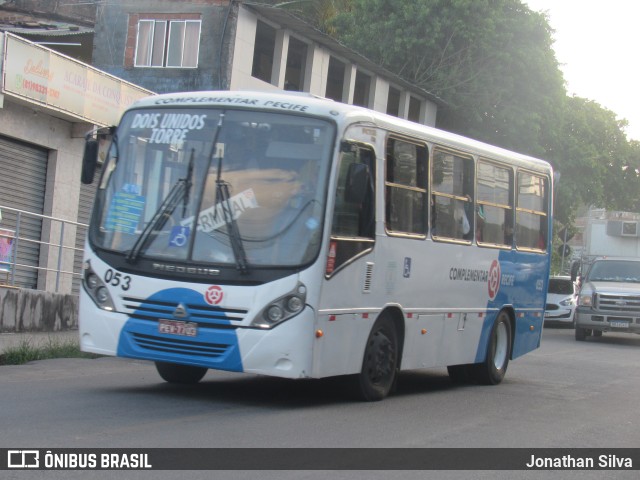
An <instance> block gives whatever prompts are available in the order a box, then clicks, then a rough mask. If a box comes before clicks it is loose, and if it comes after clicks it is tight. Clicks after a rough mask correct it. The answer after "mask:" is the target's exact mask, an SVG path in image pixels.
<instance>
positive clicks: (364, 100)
mask: <svg viewBox="0 0 640 480" xmlns="http://www.w3.org/2000/svg"><path fill="white" fill-rule="evenodd" d="M370 92H371V77H370V76H369V75H367V74H365V73H362V72H361V71H360V70H358V71H357V72H356V83H355V87H354V91H353V104H354V105H359V106H361V107H367V108H368V107H369V94H370Z"/></svg>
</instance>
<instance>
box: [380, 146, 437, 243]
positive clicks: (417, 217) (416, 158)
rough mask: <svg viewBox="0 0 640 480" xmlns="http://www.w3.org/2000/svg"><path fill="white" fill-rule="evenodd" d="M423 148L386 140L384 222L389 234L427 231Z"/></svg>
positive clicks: (425, 172)
mask: <svg viewBox="0 0 640 480" xmlns="http://www.w3.org/2000/svg"><path fill="white" fill-rule="evenodd" d="M427 157H428V155H427V147H426V146H424V145H421V144H417V143H413V142H408V141H405V140H400V139H397V138H390V139H389V140H388V142H387V154H386V159H387V170H386V173H387V178H386V182H385V186H386V202H387V204H386V225H387V230H388V231H389V232H393V233H408V234H414V235H425V234H426V233H427Z"/></svg>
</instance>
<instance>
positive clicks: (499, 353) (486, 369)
mask: <svg viewBox="0 0 640 480" xmlns="http://www.w3.org/2000/svg"><path fill="white" fill-rule="evenodd" d="M510 357H511V322H510V321H509V315H508V314H507V312H504V311H502V312H500V313H499V314H498V318H496V320H495V322H494V323H493V328H492V329H491V336H490V337H489V346H488V348H487V358H486V359H485V361H484V362H482V363H477V364H475V372H474V373H475V375H474V376H475V378H476V380H478V383H481V384H483V385H497V384H499V383H500V382H502V379H503V378H504V376H505V374H506V373H507V366H508V365H509V358H510Z"/></svg>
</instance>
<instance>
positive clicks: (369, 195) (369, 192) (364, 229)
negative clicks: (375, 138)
mask: <svg viewBox="0 0 640 480" xmlns="http://www.w3.org/2000/svg"><path fill="white" fill-rule="evenodd" d="M374 160H375V155H374V153H373V151H372V150H370V149H368V148H364V147H360V146H356V145H351V151H347V152H343V153H342V155H341V158H340V167H339V168H340V171H339V174H338V183H337V189H336V201H335V207H334V212H333V227H332V235H334V236H340V237H365V238H373V235H374V215H375V208H374V203H375V202H374V198H375V197H374V195H373V186H374V178H373V175H374V171H375V170H374V168H375V161H374ZM356 164H360V165H363V166H364V167H366V168H364V169H358V170H359V171H360V172H361V173H360V174H359V175H358V177H359V178H358V181H359V182H366V185H365V186H364V192H361V193H360V194H359V195H357V196H358V197H359V198H357V199H356V198H355V196H354V195H353V192H350V191H348V188H349V183H350V182H352V181H354V178H353V173H354V172H355V171H356V170H355V169H354V168H353V167H352V165H356ZM360 187H363V185H360Z"/></svg>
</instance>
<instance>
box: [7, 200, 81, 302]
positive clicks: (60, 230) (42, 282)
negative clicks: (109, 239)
mask: <svg viewBox="0 0 640 480" xmlns="http://www.w3.org/2000/svg"><path fill="white" fill-rule="evenodd" d="M0 212H2V220H1V221H0V285H4V286H10V287H18V288H32V289H37V290H45V291H50V292H56V293H75V294H77V293H78V291H79V285H80V279H81V274H82V251H83V245H84V237H85V234H86V231H87V225H86V224H83V223H79V222H75V221H71V220H64V219H62V218H56V217H50V216H47V215H40V214H37V213H33V212H28V211H25V210H18V209H16V208H11V207H6V206H3V205H0Z"/></svg>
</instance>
